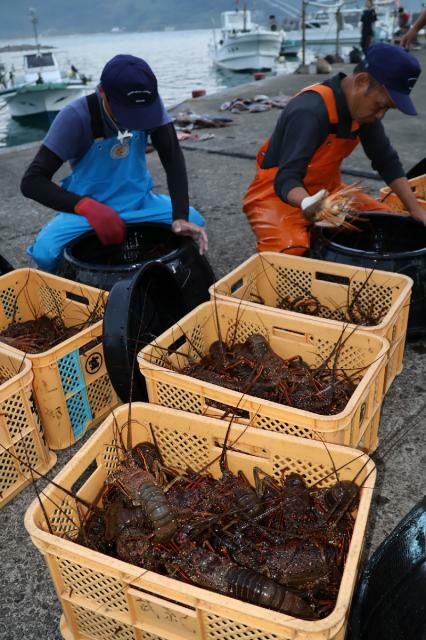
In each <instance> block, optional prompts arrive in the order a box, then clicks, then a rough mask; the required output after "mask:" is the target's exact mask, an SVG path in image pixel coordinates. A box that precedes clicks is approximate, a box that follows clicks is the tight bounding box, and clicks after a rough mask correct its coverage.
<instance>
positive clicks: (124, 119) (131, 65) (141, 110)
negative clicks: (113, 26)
mask: <svg viewBox="0 0 426 640" xmlns="http://www.w3.org/2000/svg"><path fill="white" fill-rule="evenodd" d="M101 86H102V88H103V90H104V91H105V95H106V97H107V98H108V102H109V104H110V106H111V109H112V112H113V114H114V118H115V119H116V120H117V122H118V124H119V125H120V126H122V127H125V128H126V129H140V130H144V129H155V128H156V127H159V126H161V125H162V124H163V118H164V110H163V103H162V101H161V99H160V97H159V95H158V88H157V78H156V77H155V75H154V72H153V71H152V69H151V67H150V66H149V64H148V63H147V62H145V60H142V58H137V57H136V56H131V55H127V54H119V55H117V56H114V58H111V60H110V61H109V62H107V63H106V65H105V67H104V68H103V71H102V74H101Z"/></svg>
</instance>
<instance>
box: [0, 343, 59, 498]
mask: <svg viewBox="0 0 426 640" xmlns="http://www.w3.org/2000/svg"><path fill="white" fill-rule="evenodd" d="M32 381H33V372H32V370H31V362H30V361H29V360H27V359H26V358H23V357H22V356H21V355H18V354H15V353H11V352H10V351H8V350H7V349H3V348H2V346H1V345H0V508H1V507H4V505H5V504H7V503H8V502H9V500H12V498H13V497H14V496H16V494H17V493H19V492H20V491H22V489H24V488H25V487H26V486H27V485H28V484H29V483H30V482H31V479H32V478H31V470H30V469H29V467H28V465H30V466H31V467H33V468H34V469H36V470H37V471H38V472H39V473H46V472H47V471H49V469H51V468H52V467H53V465H54V464H55V462H56V455H55V454H54V453H52V452H50V451H49V449H48V448H47V446H46V443H45V441H44V436H43V432H42V429H41V425H40V421H39V418H38V414H37V410H36V407H35V404H34V400H33V394H32V388H31V387H32ZM34 476H35V477H36V478H37V477H38V476H37V474H34Z"/></svg>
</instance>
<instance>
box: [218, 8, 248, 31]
mask: <svg viewBox="0 0 426 640" xmlns="http://www.w3.org/2000/svg"><path fill="white" fill-rule="evenodd" d="M221 22H222V29H223V31H231V32H234V33H237V32H238V31H250V30H251V29H253V26H254V25H253V24H252V21H251V13H250V11H224V12H223V13H222V14H221Z"/></svg>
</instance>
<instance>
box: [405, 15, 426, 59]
mask: <svg viewBox="0 0 426 640" xmlns="http://www.w3.org/2000/svg"><path fill="white" fill-rule="evenodd" d="M425 25H426V9H425V10H424V11H422V13H421V14H420V15H419V17H418V18H417V20H416V21H415V23H414V24H413V25H412V26H411V28H410V29H409V30H408V31H407V33H406V34H405V36H404V37H403V38H402V39H401V47H404V48H406V49H408V48H409V46H410V44H411V43H412V42H413V40H414V38H415V37H416V35H417V34H418V32H419V31H420V29H423V27H424V26H425Z"/></svg>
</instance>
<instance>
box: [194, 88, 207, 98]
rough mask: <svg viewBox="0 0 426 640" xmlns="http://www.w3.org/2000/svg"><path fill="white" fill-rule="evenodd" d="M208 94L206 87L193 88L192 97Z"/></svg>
mask: <svg viewBox="0 0 426 640" xmlns="http://www.w3.org/2000/svg"><path fill="white" fill-rule="evenodd" d="M205 95H206V90H205V89H193V90H192V97H193V98H201V97H202V96H205Z"/></svg>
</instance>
